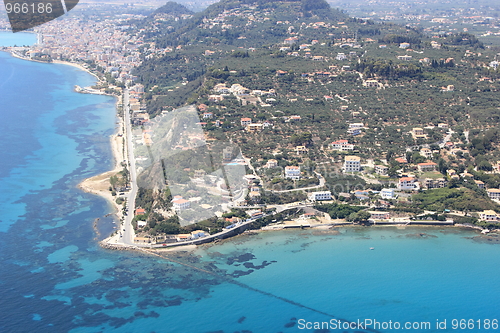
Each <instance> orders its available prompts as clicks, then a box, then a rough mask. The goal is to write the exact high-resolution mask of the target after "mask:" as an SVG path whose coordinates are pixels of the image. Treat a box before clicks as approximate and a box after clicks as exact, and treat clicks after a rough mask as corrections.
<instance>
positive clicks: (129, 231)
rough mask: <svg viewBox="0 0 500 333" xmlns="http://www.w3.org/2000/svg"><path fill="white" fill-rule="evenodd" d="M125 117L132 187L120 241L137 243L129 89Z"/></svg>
mask: <svg viewBox="0 0 500 333" xmlns="http://www.w3.org/2000/svg"><path fill="white" fill-rule="evenodd" d="M123 118H124V119H123V121H124V126H125V135H126V138H127V142H126V145H127V155H128V164H129V173H130V188H131V189H130V191H129V193H128V194H127V208H128V215H127V216H126V217H125V221H124V222H123V226H122V227H121V228H122V229H121V230H120V233H121V234H122V235H123V237H121V238H120V241H119V242H120V243H123V244H127V245H135V244H134V237H135V232H134V228H133V227H132V219H133V218H134V211H135V197H136V195H137V170H136V168H135V156H134V145H133V142H132V141H133V136H132V125H131V121H130V108H129V94H128V90H127V89H124V90H123Z"/></svg>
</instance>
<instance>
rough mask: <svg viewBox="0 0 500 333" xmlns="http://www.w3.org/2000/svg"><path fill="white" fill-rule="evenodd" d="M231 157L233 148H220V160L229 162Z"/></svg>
mask: <svg viewBox="0 0 500 333" xmlns="http://www.w3.org/2000/svg"><path fill="white" fill-rule="evenodd" d="M232 159H233V148H231V147H228V148H224V149H223V150H222V161H224V162H226V163H227V162H231V161H232Z"/></svg>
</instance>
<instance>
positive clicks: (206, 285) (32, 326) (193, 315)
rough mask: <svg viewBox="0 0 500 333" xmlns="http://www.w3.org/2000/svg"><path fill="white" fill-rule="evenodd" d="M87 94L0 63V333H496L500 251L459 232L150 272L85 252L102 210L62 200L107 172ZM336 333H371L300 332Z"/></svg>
mask: <svg viewBox="0 0 500 333" xmlns="http://www.w3.org/2000/svg"><path fill="white" fill-rule="evenodd" d="M5 34H8V35H9V34H10V33H0V45H1V44H2V40H4V39H5V38H6V37H5V36H6V35H5ZM16 36H17V35H16ZM7 37H8V38H11V36H7ZM93 80H94V79H93V77H92V76H90V75H88V74H87V73H85V72H81V71H79V70H78V69H76V68H73V67H71V66H65V65H56V64H42V63H34V62H28V61H24V60H19V59H15V58H12V57H11V56H10V55H9V54H7V53H2V52H0V96H1V102H0V116H1V118H2V121H1V122H0V135H1V137H2V143H3V144H2V145H0V153H1V155H0V156H1V158H0V262H1V265H0V299H1V302H0V332H2V333H3V332H173V333H177V332H179V333H184V332H187V333H191V332H193V333H197V332H200V333H208V332H219V333H221V332H224V333H233V332H240V333H243V332H246V333H249V332H254V333H260V332H262V333H268V332H269V333H277V332H284V333H286V332H302V331H305V332H396V331H398V330H394V329H389V328H387V329H386V328H385V327H383V325H384V324H388V323H389V321H392V323H395V322H398V323H400V324H401V325H404V324H405V323H406V322H409V323H410V324H412V325H414V324H415V323H417V324H420V323H423V324H425V323H426V322H429V323H430V325H431V326H430V328H429V329H427V328H426V327H424V328H421V327H419V328H416V329H413V330H412V331H415V332H457V331H468V332H500V328H498V326H495V325H494V324H493V323H494V322H492V320H494V319H496V320H497V321H498V320H499V319H500V287H499V284H498V277H499V276H500V244H498V243H493V242H491V241H488V240H487V239H483V238H481V237H479V235H478V233H476V232H473V231H470V230H460V229H452V228H443V229H440V228H406V229H398V228H343V229H339V230H338V232H331V231H317V230H295V231H283V232H263V233H249V234H244V235H241V236H238V237H235V238H233V239H230V240H226V241H223V242H221V243H220V244H215V245H211V244H209V245H205V246H201V247H199V248H198V249H196V250H195V251H194V252H193V253H188V252H175V253H168V254H165V255H164V257H163V258H161V257H156V256H149V255H145V254H142V253H135V252H128V251H110V250H104V249H102V248H100V247H99V246H98V245H97V241H98V240H99V239H102V238H104V237H105V236H107V235H108V234H110V233H111V232H112V231H113V228H114V226H115V224H114V221H113V219H112V218H110V217H105V215H106V214H108V213H110V209H111V208H110V207H109V206H108V205H107V203H106V202H105V201H104V200H102V199H101V198H98V197H95V196H92V195H90V194H86V193H83V192H81V191H80V190H78V188H77V187H76V185H77V184H78V183H79V182H80V181H81V180H82V179H84V178H86V177H89V176H91V175H94V174H98V173H101V172H103V171H106V170H108V169H109V168H110V167H111V165H112V156H111V151H110V147H109V136H110V135H111V134H112V133H113V131H114V128H115V125H116V118H115V110H114V103H115V100H114V99H113V98H111V97H107V96H96V95H84V94H78V93H75V92H73V87H74V85H80V86H87V85H91V84H92V83H93V82H94V81H93ZM96 218H100V219H99V221H98V223H97V228H98V231H99V232H100V234H97V233H96V232H95V230H94V229H93V227H92V225H93V222H94V220H95V219H96ZM371 247H373V248H374V250H370V248H371ZM338 319H342V320H344V322H345V321H348V322H350V323H353V322H357V321H358V320H359V321H364V320H365V319H369V320H372V323H373V321H377V322H379V323H380V324H381V327H373V326H370V327H352V326H351V327H350V328H346V329H343V328H342V329H340V328H334V327H332V326H330V327H325V326H324V327H323V328H317V329H315V328H314V326H313V323H314V322H320V323H322V322H327V323H335V320H338ZM454 319H457V320H460V319H465V320H470V319H472V320H474V321H473V322H472V324H474V327H473V328H470V329H460V326H459V322H457V326H458V327H457V329H453V323H454V322H453V320H454ZM445 320H446V328H444V326H443V324H444V322H445ZM488 320H489V323H490V325H489V329H484V328H483V326H484V324H486V323H487V322H488ZM330 321H332V322H330ZM437 322H438V323H440V328H439V329H438V328H437V327H436V323H437ZM307 323H309V324H310V326H308V325H307ZM478 324H481V326H482V328H481V329H479V328H478ZM492 324H493V325H492ZM467 325H469V326H468V327H470V325H471V322H468V323H467ZM307 327H312V329H306V328H307ZM495 327H497V328H495Z"/></svg>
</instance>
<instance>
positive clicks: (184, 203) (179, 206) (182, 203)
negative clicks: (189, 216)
mask: <svg viewBox="0 0 500 333" xmlns="http://www.w3.org/2000/svg"><path fill="white" fill-rule="evenodd" d="M172 203H173V204H174V210H176V211H180V210H184V209H188V208H189V207H190V206H191V202H189V200H186V199H183V198H182V197H181V196H180V195H177V196H175V197H174V200H172Z"/></svg>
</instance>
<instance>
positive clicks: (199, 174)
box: [194, 169, 207, 178]
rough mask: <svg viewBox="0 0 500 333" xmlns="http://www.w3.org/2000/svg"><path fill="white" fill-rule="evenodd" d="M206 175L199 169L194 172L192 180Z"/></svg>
mask: <svg viewBox="0 0 500 333" xmlns="http://www.w3.org/2000/svg"><path fill="white" fill-rule="evenodd" d="M206 174H207V173H206V172H205V170H203V169H199V170H196V171H195V172H194V178H203V177H205V175H206Z"/></svg>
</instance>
